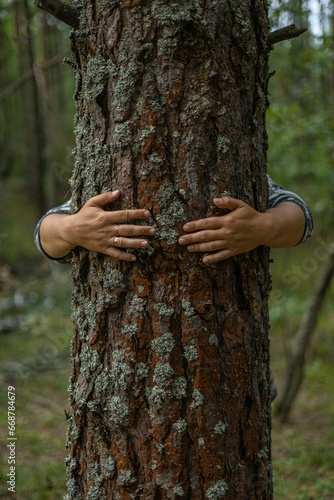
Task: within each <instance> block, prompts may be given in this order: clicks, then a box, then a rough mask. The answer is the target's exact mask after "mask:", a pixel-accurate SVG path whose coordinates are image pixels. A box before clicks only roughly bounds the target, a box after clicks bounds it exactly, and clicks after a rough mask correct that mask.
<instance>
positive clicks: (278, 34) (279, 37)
mask: <svg viewBox="0 0 334 500" xmlns="http://www.w3.org/2000/svg"><path fill="white" fill-rule="evenodd" d="M305 31H307V28H296V26H295V25H294V24H291V25H290V26H285V28H281V29H279V30H276V31H272V32H271V33H269V35H268V38H267V46H268V47H271V46H272V45H274V44H275V43H278V42H282V41H283V40H290V39H291V38H296V37H297V36H299V35H301V34H302V33H304V32H305Z"/></svg>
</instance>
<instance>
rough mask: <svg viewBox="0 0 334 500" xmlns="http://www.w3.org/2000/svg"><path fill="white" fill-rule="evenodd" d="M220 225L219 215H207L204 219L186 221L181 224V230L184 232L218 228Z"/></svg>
mask: <svg viewBox="0 0 334 500" xmlns="http://www.w3.org/2000/svg"><path fill="white" fill-rule="evenodd" d="M220 227H222V218H221V217H208V218H206V219H199V220H193V221H190V222H187V223H186V224H185V225H184V226H183V230H184V231H186V232H191V231H200V230H202V229H219V228H220Z"/></svg>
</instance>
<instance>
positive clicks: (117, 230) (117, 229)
mask: <svg viewBox="0 0 334 500" xmlns="http://www.w3.org/2000/svg"><path fill="white" fill-rule="evenodd" d="M115 229H116V233H117V236H119V225H118V224H117V226H115Z"/></svg>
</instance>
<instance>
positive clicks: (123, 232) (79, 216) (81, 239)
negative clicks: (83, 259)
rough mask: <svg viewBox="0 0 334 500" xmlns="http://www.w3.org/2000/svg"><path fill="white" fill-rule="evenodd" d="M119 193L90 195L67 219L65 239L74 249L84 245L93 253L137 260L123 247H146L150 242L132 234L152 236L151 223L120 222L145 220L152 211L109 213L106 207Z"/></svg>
mask: <svg viewBox="0 0 334 500" xmlns="http://www.w3.org/2000/svg"><path fill="white" fill-rule="evenodd" d="M119 195H120V191H119V189H118V190H116V191H113V192H108V193H103V194H100V195H98V196H94V197H93V198H90V199H89V200H88V201H87V203H85V205H84V206H83V207H82V208H81V210H79V212H77V213H76V214H73V215H69V216H67V217H66V219H65V220H64V226H63V235H62V236H63V239H64V240H66V241H67V242H68V244H69V245H70V246H71V247H72V248H74V247H76V246H81V247H84V248H86V249H87V250H91V251H93V252H100V253H104V254H106V255H110V256H111V257H115V258H116V259H120V260H124V261H135V260H136V256H135V255H133V254H132V253H127V252H124V251H122V250H120V249H121V248H146V247H147V246H148V241H147V240H145V239H137V238H132V236H142V235H145V236H153V235H154V234H155V229H154V228H153V227H152V226H136V225H133V224H120V223H121V222H125V221H130V220H133V219H145V218H147V217H149V216H150V212H149V211H148V210H145V209H138V210H117V211H114V212H112V211H111V212H107V211H105V210H104V209H103V207H104V205H106V204H107V203H112V202H113V201H115V200H116V199H117V198H118V197H119Z"/></svg>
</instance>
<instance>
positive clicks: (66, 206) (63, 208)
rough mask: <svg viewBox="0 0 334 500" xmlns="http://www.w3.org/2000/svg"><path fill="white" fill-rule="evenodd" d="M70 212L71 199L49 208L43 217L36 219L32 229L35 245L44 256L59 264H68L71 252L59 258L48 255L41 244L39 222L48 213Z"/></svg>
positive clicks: (40, 222)
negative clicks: (35, 224)
mask: <svg viewBox="0 0 334 500" xmlns="http://www.w3.org/2000/svg"><path fill="white" fill-rule="evenodd" d="M71 213H72V212H71V200H69V201H67V202H66V203H64V204H63V205H60V206H59V207H55V208H51V210H49V211H48V212H47V213H46V214H45V215H43V217H42V218H41V219H40V220H39V221H38V223H37V226H36V227H35V231H34V241H35V245H36V247H37V248H38V250H39V251H40V252H42V254H43V255H45V257H47V258H48V259H50V260H53V261H55V262H59V263H60V264H68V263H69V262H70V261H71V255H72V253H71V252H70V253H69V254H68V255H65V256H64V257H61V258H60V259H55V258H54V257H51V256H50V255H48V254H47V253H46V252H45V250H44V249H43V247H42V245H41V238H40V229H41V224H42V221H43V219H45V217H47V216H48V215H50V214H68V215H70V214H71Z"/></svg>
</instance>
